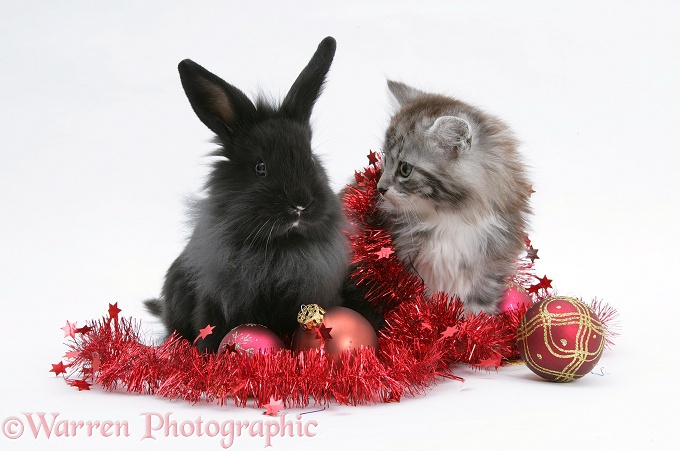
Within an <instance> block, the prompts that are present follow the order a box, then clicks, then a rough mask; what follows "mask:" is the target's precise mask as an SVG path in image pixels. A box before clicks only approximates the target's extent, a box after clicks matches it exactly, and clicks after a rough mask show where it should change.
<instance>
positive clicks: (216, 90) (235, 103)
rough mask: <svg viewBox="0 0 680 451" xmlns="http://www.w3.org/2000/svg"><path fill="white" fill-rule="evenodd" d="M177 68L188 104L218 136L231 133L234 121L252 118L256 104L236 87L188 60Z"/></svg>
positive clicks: (244, 120)
mask: <svg viewBox="0 0 680 451" xmlns="http://www.w3.org/2000/svg"><path fill="white" fill-rule="evenodd" d="M177 68H178V70H179V77H180V79H181V80H182V87H183V88H184V92H185V93H186V95H187V97H188V98H189V103H191V107H192V108H193V109H194V112H195V113H196V115H197V116H198V118H199V119H200V120H201V122H203V123H204V124H205V125H206V126H207V127H208V128H209V129H210V130H212V131H213V132H214V133H215V134H216V135H217V136H221V137H228V136H231V134H232V132H233V130H234V127H235V126H236V125H237V124H239V123H244V122H248V121H251V120H253V118H254V117H255V115H256V112H257V110H256V108H255V106H254V105H253V103H252V102H251V101H250V99H248V97H246V95H245V94H244V93H243V92H241V91H240V90H239V89H238V88H235V87H234V86H232V85H230V84H229V83H227V82H226V81H224V80H222V79H221V78H220V77H218V76H217V75H215V74H213V73H211V72H209V71H208V70H206V69H204V68H203V67H201V66H200V65H198V64H196V63H194V62H193V61H191V60H188V59H186V60H184V61H182V62H180V63H179V66H178V67H177Z"/></svg>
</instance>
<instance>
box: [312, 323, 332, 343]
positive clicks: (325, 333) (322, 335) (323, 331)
mask: <svg viewBox="0 0 680 451" xmlns="http://www.w3.org/2000/svg"><path fill="white" fill-rule="evenodd" d="M331 330H333V328H332V327H326V325H325V324H324V323H321V325H320V326H319V328H318V329H317V330H316V339H317V340H324V341H326V340H332V339H333V337H331Z"/></svg>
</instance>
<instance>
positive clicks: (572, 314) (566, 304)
mask: <svg viewBox="0 0 680 451" xmlns="http://www.w3.org/2000/svg"><path fill="white" fill-rule="evenodd" d="M604 332H605V331H604V327H603V325H602V322H601V321H600V320H599V318H598V317H597V315H596V314H595V312H594V311H593V309H591V308H590V307H588V306H587V305H586V304H585V303H583V302H582V301H579V300H578V299H574V298H568V297H552V298H549V299H545V300H543V301H540V302H538V303H536V305H534V306H533V307H531V308H530V309H529V311H527V313H526V314H525V315H524V318H522V321H521V323H520V325H519V328H518V330H517V348H518V349H519V353H520V355H521V357H522V360H524V362H526V364H527V366H528V367H529V369H530V370H531V371H533V372H534V373H536V374H538V375H539V376H541V377H542V378H544V379H547V380H549V381H553V382H570V381H573V380H575V379H579V378H581V377H583V376H585V375H586V374H588V373H589V372H590V371H591V370H592V369H593V367H595V365H596V364H597V362H598V360H600V356H601V355H602V351H603V349H604V345H605V337H604Z"/></svg>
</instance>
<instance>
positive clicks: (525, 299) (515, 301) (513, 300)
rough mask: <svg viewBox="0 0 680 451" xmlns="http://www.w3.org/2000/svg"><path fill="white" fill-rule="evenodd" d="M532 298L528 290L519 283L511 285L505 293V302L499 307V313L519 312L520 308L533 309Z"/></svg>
mask: <svg viewBox="0 0 680 451" xmlns="http://www.w3.org/2000/svg"><path fill="white" fill-rule="evenodd" d="M531 304H532V301H531V296H529V293H527V290H525V289H524V288H522V287H521V286H520V285H519V284H517V283H514V282H513V283H511V284H510V285H508V287H507V288H506V289H505V292H504V293H503V300H502V301H501V303H500V304H499V305H498V311H499V312H501V313H503V312H507V311H510V310H519V308H520V307H531Z"/></svg>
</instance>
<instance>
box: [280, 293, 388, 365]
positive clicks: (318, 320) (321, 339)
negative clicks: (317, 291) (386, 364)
mask: <svg viewBox="0 0 680 451" xmlns="http://www.w3.org/2000/svg"><path fill="white" fill-rule="evenodd" d="M307 308H310V309H314V312H315V313H314V314H313V315H310V316H307V317H306V318H305V316H304V315H302V314H301V315H299V316H298V321H299V322H300V327H299V328H298V330H297V331H296V332H295V335H294V336H293V344H292V349H293V351H305V350H307V349H317V348H320V349H323V351H324V352H325V353H326V354H327V355H328V356H329V357H331V358H332V359H334V360H337V359H338V357H339V356H340V353H342V352H343V351H351V350H353V349H358V348H361V347H370V348H373V349H377V348H378V336H377V335H376V333H375V330H374V329H373V326H371V324H370V323H369V322H368V320H367V319H366V318H364V317H363V316H361V315H360V314H359V313H357V312H355V311H354V310H351V309H348V308H345V307H331V308H329V309H328V310H326V311H324V310H323V309H321V308H319V307H318V306H316V305H315V304H312V305H310V306H303V311H305V309H307Z"/></svg>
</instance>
